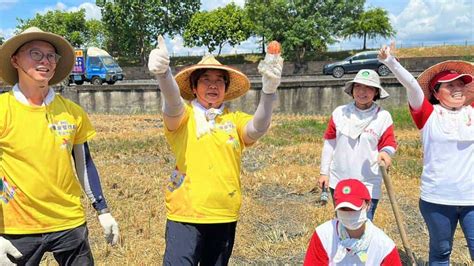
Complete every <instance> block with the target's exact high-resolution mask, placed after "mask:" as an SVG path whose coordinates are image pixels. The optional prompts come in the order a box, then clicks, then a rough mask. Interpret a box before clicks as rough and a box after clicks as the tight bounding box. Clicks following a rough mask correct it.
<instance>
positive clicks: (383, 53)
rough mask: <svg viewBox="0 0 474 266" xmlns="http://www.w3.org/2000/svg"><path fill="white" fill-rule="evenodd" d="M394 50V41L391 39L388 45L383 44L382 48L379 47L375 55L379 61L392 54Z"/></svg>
mask: <svg viewBox="0 0 474 266" xmlns="http://www.w3.org/2000/svg"><path fill="white" fill-rule="evenodd" d="M395 52H396V46H395V41H391V42H390V46H387V45H385V44H384V45H383V46H382V48H380V50H379V54H378V56H377V57H378V59H379V60H380V61H384V60H386V59H387V58H389V57H390V56H392V55H394V54H395Z"/></svg>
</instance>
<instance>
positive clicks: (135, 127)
mask: <svg viewBox="0 0 474 266" xmlns="http://www.w3.org/2000/svg"><path fill="white" fill-rule="evenodd" d="M91 118H92V122H93V124H94V125H95V126H96V128H97V131H98V136H97V138H96V139H95V140H94V141H93V143H91V148H92V151H93V156H94V159H95V162H96V164H97V166H98V169H99V171H100V173H101V176H102V185H103V189H104V191H105V194H106V196H107V199H108V202H109V205H110V207H111V209H112V214H113V215H114V217H115V218H116V219H117V221H118V222H119V226H120V230H121V240H122V241H121V244H120V245H119V246H118V247H114V248H111V247H108V246H107V245H106V244H105V241H104V239H103V236H102V231H101V228H100V226H99V223H98V221H97V218H96V215H95V213H94V211H93V210H92V208H90V207H88V209H87V216H88V226H89V229H90V243H91V245H92V248H93V252H94V255H95V259H96V263H97V265H159V264H161V260H162V256H163V253H164V244H165V243H164V224H165V220H166V214H165V208H164V193H163V192H164V187H165V182H166V180H167V178H168V175H169V173H170V171H171V169H172V168H173V156H172V155H171V154H170V150H169V148H168V147H167V144H166V143H165V140H164V137H163V129H162V123H161V119H160V116H159V115H136V116H113V115H92V116H91ZM326 120H327V117H318V116H287V115H277V116H276V117H275V121H274V124H273V127H272V129H271V131H270V132H269V134H268V135H267V136H265V138H264V139H262V141H260V142H259V143H257V144H256V145H255V146H254V147H252V148H251V149H248V150H246V152H245V156H244V159H243V170H242V187H243V205H242V209H241V218H240V221H239V223H238V229H237V239H236V243H235V247H234V252H233V256H232V259H231V265H249V264H251V265H256V264H257V265H285V264H288V265H301V263H302V261H303V259H304V255H305V252H306V247H307V244H308V241H309V239H310V237H311V234H312V233H313V230H314V228H315V227H316V226H317V225H319V224H321V223H323V222H324V221H326V220H328V219H331V217H332V216H333V210H332V204H327V205H325V206H323V205H321V204H320V202H319V200H318V199H319V190H314V189H313V188H314V187H315V182H316V178H317V177H318V172H319V170H318V165H319V155H320V152H321V144H322V141H321V134H322V132H321V130H320V128H321V127H322V128H324V125H325V123H326ZM396 133H397V138H398V140H399V142H400V145H401V147H400V150H399V152H398V155H397V157H396V158H395V164H394V167H393V169H392V170H391V178H392V180H393V184H394V187H395V192H396V195H397V198H398V205H399V207H400V208H401V211H402V214H403V216H404V220H405V224H406V227H407V230H408V235H409V239H410V243H411V246H412V249H413V250H414V251H415V253H416V255H417V256H418V257H419V258H421V259H423V260H426V259H427V251H428V250H427V249H428V235H427V231H426V229H425V225H424V222H423V220H422V218H421V216H420V213H419V211H418V198H419V178H418V177H419V175H420V171H421V159H420V158H421V155H422V154H421V149H420V148H421V146H420V142H419V134H418V131H417V130H414V129H404V130H399V131H397V132H396ZM288 138H292V139H296V141H293V140H292V139H290V140H288ZM385 195H386V194H385V193H384V198H383V199H382V200H381V202H380V204H379V207H378V209H377V213H376V218H375V224H376V225H378V226H379V227H381V228H382V229H383V230H384V231H385V232H387V234H388V235H389V236H391V237H392V238H393V239H394V241H395V242H396V243H397V245H398V247H399V250H400V252H401V253H403V246H402V244H401V239H400V237H399V234H398V230H397V227H396V223H395V220H394V217H393V214H392V211H391V207H390V204H389V201H388V199H387V197H386V196H385ZM85 204H86V205H87V206H89V204H88V203H85ZM402 258H403V259H404V260H406V256H405V255H404V254H402ZM452 261H453V262H457V263H469V262H470V259H469V255H468V251H467V248H466V241H465V240H464V238H463V235H462V233H461V232H460V229H458V232H457V233H456V240H455V245H454V249H453V254H452ZM43 264H44V265H47V264H51V265H54V262H53V260H52V259H51V257H48V258H47V259H46V260H45V261H44V263H43Z"/></svg>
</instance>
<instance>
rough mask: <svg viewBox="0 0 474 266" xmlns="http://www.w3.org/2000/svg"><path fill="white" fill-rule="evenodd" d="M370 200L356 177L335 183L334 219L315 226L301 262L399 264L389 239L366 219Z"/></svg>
mask: <svg viewBox="0 0 474 266" xmlns="http://www.w3.org/2000/svg"><path fill="white" fill-rule="evenodd" d="M370 200H371V197H370V194H369V190H368V189H367V187H366V186H365V185H364V183H362V182H361V181H359V180H358V179H344V180H341V181H340V182H339V183H337V185H336V188H335V191H334V201H335V204H334V205H335V206H336V208H335V209H336V212H337V218H335V219H332V220H330V221H327V222H325V223H324V224H322V225H320V226H318V227H317V228H316V231H315V232H314V234H313V237H312V238H311V242H310V243H309V247H308V250H307V252H306V258H305V261H304V265H305V266H310V265H318V266H320V265H402V264H401V261H400V255H399V254H398V250H397V247H396V246H395V243H394V242H393V240H392V239H390V238H389V237H388V236H387V235H386V234H385V233H384V232H383V231H382V230H380V229H379V228H377V227H376V226H375V225H374V224H372V222H371V221H370V220H369V219H368V218H367V211H368V210H369V207H370V204H371V201H370Z"/></svg>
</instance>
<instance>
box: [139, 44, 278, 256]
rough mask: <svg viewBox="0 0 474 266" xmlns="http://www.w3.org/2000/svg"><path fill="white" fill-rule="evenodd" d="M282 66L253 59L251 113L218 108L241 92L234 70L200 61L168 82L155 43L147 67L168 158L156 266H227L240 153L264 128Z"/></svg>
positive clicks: (164, 59)
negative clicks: (170, 165)
mask: <svg viewBox="0 0 474 266" xmlns="http://www.w3.org/2000/svg"><path fill="white" fill-rule="evenodd" d="M282 67H283V59H282V58H281V57H280V55H279V53H278V54H273V55H270V54H267V56H266V57H265V60H263V61H261V62H260V64H259V67H258V69H259V72H260V73H261V74H262V83H263V84H262V93H261V94H260V96H261V97H260V102H259V104H258V107H257V110H256V112H255V115H254V116H251V115H248V114H245V113H243V112H237V111H235V112H234V111H230V110H229V109H228V108H226V107H225V106H224V102H225V101H229V100H232V99H235V98H238V97H240V96H242V95H243V94H245V93H246V92H247V91H248V90H249V88H250V82H249V80H248V78H247V77H246V76H245V75H244V74H243V73H242V72H240V71H238V70H236V69H234V68H231V67H228V66H225V65H222V64H221V63H219V62H218V61H217V60H216V59H215V58H214V57H212V56H205V57H204V58H203V59H202V60H201V61H200V62H199V63H197V64H196V65H193V66H190V67H188V68H186V69H183V70H182V71H180V72H179V73H178V74H176V76H175V77H174V78H173V76H172V74H171V70H170V67H169V56H168V51H167V49H166V46H165V43H164V40H163V37H161V36H160V37H159V38H158V47H157V48H156V49H154V50H153V51H152V52H151V53H150V58H149V63H148V68H149V70H150V72H151V73H153V74H155V75H156V77H157V79H158V83H159V86H160V89H161V94H162V98H163V99H164V103H163V120H164V124H165V136H166V138H167V141H168V143H169V145H170V146H171V150H172V152H173V153H174V155H175V158H176V168H175V170H174V171H173V173H172V174H171V178H170V179H169V182H168V185H167V186H166V208H167V223H166V250H165V255H164V258H163V264H165V265H197V264H198V263H199V264H200V265H227V263H228V261H229V258H230V255H231V253H232V248H233V245H234V238H235V229H236V224H237V220H238V216H239V209H240V205H241V201H242V200H241V196H242V195H241V184H240V168H241V157H242V151H243V149H244V147H247V146H249V145H251V144H253V143H254V142H255V141H257V140H258V139H259V138H260V137H262V136H263V135H264V134H265V132H266V131H267V130H268V128H269V126H270V121H271V116H272V108H273V107H272V104H273V102H274V101H275V99H276V90H277V87H278V85H279V84H280V78H281V72H282ZM182 99H185V100H188V101H190V103H189V104H187V103H186V104H185V103H184V102H183V100H182Z"/></svg>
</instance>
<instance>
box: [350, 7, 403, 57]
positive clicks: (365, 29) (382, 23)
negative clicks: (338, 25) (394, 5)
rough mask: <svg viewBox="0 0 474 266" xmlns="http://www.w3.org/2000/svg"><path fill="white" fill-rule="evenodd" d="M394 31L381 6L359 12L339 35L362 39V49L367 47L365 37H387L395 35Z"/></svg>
mask: <svg viewBox="0 0 474 266" xmlns="http://www.w3.org/2000/svg"><path fill="white" fill-rule="evenodd" d="M395 34H396V31H395V30H394V29H393V28H392V25H391V24H390V20H389V18H388V14H387V11H386V10H384V9H382V8H373V9H370V10H367V11H365V12H363V13H362V14H360V16H359V17H358V18H357V19H355V20H354V21H353V22H352V23H350V24H349V26H348V27H347V28H346V29H344V30H343V32H342V34H341V36H342V37H344V38H350V37H351V36H356V37H358V38H363V39H364V45H363V48H362V49H364V50H365V49H367V38H369V39H374V38H377V36H381V37H383V38H389V37H392V36H395Z"/></svg>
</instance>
